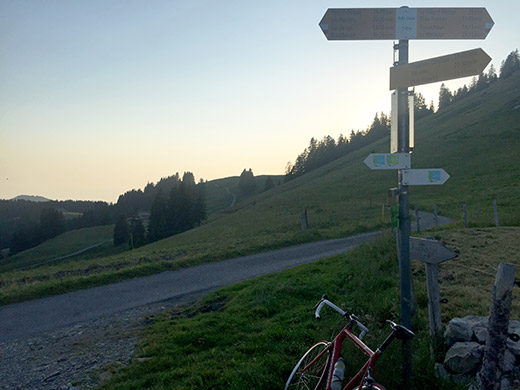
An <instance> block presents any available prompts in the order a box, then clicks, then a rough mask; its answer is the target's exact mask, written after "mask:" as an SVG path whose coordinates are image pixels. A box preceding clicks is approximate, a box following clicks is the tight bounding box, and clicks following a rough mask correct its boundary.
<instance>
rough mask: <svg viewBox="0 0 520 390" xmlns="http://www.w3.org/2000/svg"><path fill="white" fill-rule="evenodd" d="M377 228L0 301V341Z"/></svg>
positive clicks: (150, 300) (343, 248) (335, 244)
mask: <svg viewBox="0 0 520 390" xmlns="http://www.w3.org/2000/svg"><path fill="white" fill-rule="evenodd" d="M379 234H380V232H374V233H365V234H360V235H357V236H352V237H349V238H343V239H337V240H329V241H322V242H315V243H309V244H304V245H298V246H295V247H290V248H285V249H281V250H276V251H270V252H265V253H260V254H256V255H251V256H244V257H239V258H236V259H231V260H225V261H220V262H216V263H209V264H203V265H199V266H196V267H191V268H185V269H180V270H177V271H168V272H163V273H161V274H157V275H152V276H147V277H141V278H135V279H131V280H127V281H124V282H120V283H115V284H111V285H106V286H101V287H96V288H91V289H88V290H81V291H77V292H73V293H68V294H63V295H58V296H53V297H48V298H42V299H37V300H33V301H28V302H22V303H17V304H12V305H7V306H3V307H0V342H4V341H9V340H14V339H18V338H26V337H30V336H35V335H37V334H40V333H42V332H46V331H51V330H56V329H59V328H63V327H66V326H70V325H74V324H78V323H82V322H86V321H90V320H93V319H96V318H100V317H103V316H106V315H110V314H115V313H119V312H122V311H125V310H128V309H132V308H136V307H141V306H144V305H149V304H154V303H157V302H163V301H170V300H179V301H186V298H187V297H189V296H200V294H201V293H203V292H209V291H212V290H216V289H218V288H220V287H223V286H227V285H231V284H233V283H237V282H240V281H243V280H247V279H251V278H255V277H258V276H262V275H265V274H268V273H272V272H277V271H281V270H284V269H288V268H291V267H294V266H296V265H299V264H304V263H307V262H310V261H313V260H317V259H320V258H324V257H329V256H333V255H337V254H340V253H345V252H348V251H351V250H352V249H354V248H355V247H356V246H357V245H358V244H361V243H363V242H367V241H370V240H372V239H374V238H375V237H376V236H377V235H379Z"/></svg>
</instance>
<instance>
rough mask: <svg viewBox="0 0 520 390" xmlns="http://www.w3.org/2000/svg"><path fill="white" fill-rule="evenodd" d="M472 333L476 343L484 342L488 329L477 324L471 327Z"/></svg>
mask: <svg viewBox="0 0 520 390" xmlns="http://www.w3.org/2000/svg"><path fill="white" fill-rule="evenodd" d="M473 335H474V336H475V340H476V341H477V343H479V344H486V341H487V338H488V330H487V328H486V327H481V326H477V327H475V328H473Z"/></svg>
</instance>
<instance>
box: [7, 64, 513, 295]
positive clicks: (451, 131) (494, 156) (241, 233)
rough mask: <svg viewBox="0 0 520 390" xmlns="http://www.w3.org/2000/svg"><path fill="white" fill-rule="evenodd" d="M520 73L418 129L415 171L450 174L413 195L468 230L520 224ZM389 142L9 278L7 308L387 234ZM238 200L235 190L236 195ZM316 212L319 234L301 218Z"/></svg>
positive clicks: (392, 181) (391, 177) (312, 221)
mask: <svg viewBox="0 0 520 390" xmlns="http://www.w3.org/2000/svg"><path fill="white" fill-rule="evenodd" d="M519 104H520V74H518V72H517V74H516V75H514V76H512V77H510V78H509V79H507V80H505V81H501V82H498V83H496V84H494V85H493V86H492V87H490V88H489V89H487V90H485V91H482V92H480V93H477V94H474V95H472V96H469V97H467V98H466V99H463V100H462V101H460V102H458V103H456V104H453V105H452V106H450V107H448V108H446V109H445V110H442V111H441V112H439V113H437V114H435V115H433V116H431V117H428V118H425V119H423V120H421V121H419V122H418V123H417V124H416V151H415V152H414V154H413V156H412V166H413V167H414V168H438V167H441V168H444V169H445V170H446V171H447V172H448V173H449V174H450V175H451V179H450V180H449V181H448V182H447V183H446V184H445V185H443V186H428V187H423V188H420V187H412V188H411V189H410V202H411V204H412V205H413V204H418V205H419V206H420V208H421V209H422V210H432V208H433V204H434V203H435V204H437V205H438V206H439V211H440V212H441V213H442V214H446V215H449V216H452V217H454V218H456V221H457V223H458V224H461V222H460V221H461V218H462V213H461V207H462V204H463V203H467V204H468V210H469V213H470V216H469V220H470V223H471V224H474V225H480V226H482V225H484V226H486V225H491V224H493V209H492V205H491V202H492V201H493V200H494V199H496V200H497V202H498V209H499V218H500V221H501V223H502V224H507V225H520V198H519V197H518V196H517V194H518V193H520V191H519V190H520V188H519V187H520V165H519V164H517V163H515V161H516V159H517V157H518V156H519V155H520V136H519V134H520V110H519V109H515V107H517V106H518V105H519ZM388 149H389V140H388V139H383V140H380V141H379V142H377V143H375V144H373V145H370V146H369V147H366V148H364V149H362V150H359V151H357V152H355V153H352V154H350V155H348V156H346V157H344V158H341V159H339V160H336V161H334V162H333V163H331V164H329V165H327V166H324V167H322V168H320V169H317V170H315V171H313V172H311V173H309V174H306V175H304V176H303V177H300V178H298V179H295V180H293V181H291V182H288V183H285V184H283V185H280V186H277V187H275V188H274V189H272V190H270V191H267V192H264V193H262V194H259V195H257V196H255V197H254V198H250V199H248V200H246V201H244V202H239V203H237V204H236V205H235V206H234V207H232V208H228V209H226V210H224V211H223V212H222V213H220V214H219V215H218V217H215V218H212V219H210V221H209V222H208V223H207V224H206V225H203V226H201V227H200V228H197V229H194V230H191V231H189V232H186V233H183V234H180V235H178V236H174V237H171V238H168V239H165V240H162V241H159V242H157V243H154V244H152V245H148V246H145V247H142V248H139V249H138V250H134V251H132V252H125V253H122V254H119V255H115V256H109V257H101V258H96V259H89V260H78V261H75V262H67V263H64V264H59V265H50V266H43V267H39V268H37V269H34V270H28V271H16V272H4V273H2V274H1V275H0V286H1V288H0V303H7V302H13V301H17V300H23V299H28V298H31V297H36V296H41V295H45V294H55V293H59V292H64V291H70V290H72V289H79V288H84V287H89V286H93V285H99V284H103V283H110V282H113V281H116V280H121V279H125V278H130V277H134V276H138V275H146V274H150V273H154V272H160V271H163V270H167V269H175V268H178V267H184V266H188V265H193V264H197V263H201V262H208V261H217V260H220V259H224V258H228V257H232V256H238V255H243V254H249V253H253V252H258V251H263V250H267V249H272V248H279V247H283V246H287V245H291V244H296V243H301V242H305V241H311V240H318V239H324V238H336V237H343V236H347V235H350V234H353V233H357V232H362V231H367V230H374V229H378V228H381V227H383V226H388V221H387V220H386V221H382V220H381V205H382V204H383V203H384V202H385V200H386V192H387V189H388V188H391V187H395V186H396V181H397V174H396V173H395V172H388V171H383V172H381V171H371V170H369V169H368V168H367V167H366V166H365V165H364V164H363V160H364V158H365V157H366V156H367V155H368V154H369V153H371V152H387V151H388ZM230 191H231V189H230ZM303 210H307V212H308V216H309V226H310V229H309V230H308V231H306V232H302V231H301V229H300V221H299V214H300V213H301V212H302V211H303Z"/></svg>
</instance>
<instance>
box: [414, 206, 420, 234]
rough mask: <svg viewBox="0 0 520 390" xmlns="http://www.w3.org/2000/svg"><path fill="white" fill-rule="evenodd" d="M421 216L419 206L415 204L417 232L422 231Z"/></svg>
mask: <svg viewBox="0 0 520 390" xmlns="http://www.w3.org/2000/svg"><path fill="white" fill-rule="evenodd" d="M420 219H421V218H420V217H419V208H418V207H417V205H415V221H416V223H417V233H420V232H421V223H420V221H419V220H420Z"/></svg>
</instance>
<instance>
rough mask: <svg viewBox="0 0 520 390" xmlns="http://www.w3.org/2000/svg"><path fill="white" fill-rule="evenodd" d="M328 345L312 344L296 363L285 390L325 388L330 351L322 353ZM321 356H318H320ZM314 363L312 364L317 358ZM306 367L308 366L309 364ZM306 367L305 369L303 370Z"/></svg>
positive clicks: (323, 342)
mask: <svg viewBox="0 0 520 390" xmlns="http://www.w3.org/2000/svg"><path fill="white" fill-rule="evenodd" d="M328 345H329V343H327V342H326V341H320V342H319V343H316V344H314V345H313V346H312V347H311V348H309V350H308V351H307V352H305V354H304V355H303V356H302V357H301V359H300V360H299V361H298V363H297V364H296V366H295V367H294V369H293V370H292V372H291V375H290V376H289V379H288V380H287V383H286V384H285V390H297V389H306V390H309V389H310V390H318V389H320V388H322V387H324V386H325V382H326V381H327V373H328V372H329V365H330V360H331V359H330V356H331V350H329V351H325V352H323V351H324V350H325V349H326V348H327V347H328ZM322 352H323V354H322V355H321V356H320V354H321V353H322ZM318 356H319V359H317V360H316V361H315V362H314V363H312V362H313V361H314V360H315V359H316V358H317V357H318ZM311 363H312V365H310V366H309V367H307V366H308V365H309V364H311ZM306 367H307V369H305V368H306Z"/></svg>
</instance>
